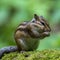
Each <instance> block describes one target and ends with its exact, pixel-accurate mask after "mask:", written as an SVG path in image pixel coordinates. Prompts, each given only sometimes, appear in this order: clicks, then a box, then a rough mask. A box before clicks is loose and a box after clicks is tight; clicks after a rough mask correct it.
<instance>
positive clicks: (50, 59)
mask: <svg viewBox="0 0 60 60" xmlns="http://www.w3.org/2000/svg"><path fill="white" fill-rule="evenodd" d="M2 60H60V50H55V49H53V50H52V49H51V50H43V51H29V52H24V53H19V52H12V53H9V54H5V55H4V56H3V57H2Z"/></svg>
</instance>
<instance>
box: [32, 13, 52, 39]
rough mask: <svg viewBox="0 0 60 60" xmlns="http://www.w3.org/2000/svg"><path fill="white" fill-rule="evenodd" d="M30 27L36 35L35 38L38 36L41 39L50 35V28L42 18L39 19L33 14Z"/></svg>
mask: <svg viewBox="0 0 60 60" xmlns="http://www.w3.org/2000/svg"><path fill="white" fill-rule="evenodd" d="M31 26H32V29H33V30H34V33H36V35H37V36H39V35H40V36H41V38H44V37H46V36H49V35H50V31H51V28H50V26H49V24H48V23H47V21H46V20H45V19H44V18H43V17H42V16H40V17H39V16H38V15H37V14H34V18H33V19H32V21H31Z"/></svg>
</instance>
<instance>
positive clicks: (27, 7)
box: [0, 0, 60, 50]
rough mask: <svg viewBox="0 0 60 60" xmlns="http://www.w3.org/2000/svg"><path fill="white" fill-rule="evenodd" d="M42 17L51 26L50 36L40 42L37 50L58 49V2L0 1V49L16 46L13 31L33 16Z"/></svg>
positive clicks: (59, 41) (59, 22) (59, 35)
mask: <svg viewBox="0 0 60 60" xmlns="http://www.w3.org/2000/svg"><path fill="white" fill-rule="evenodd" d="M35 13H36V14H38V15H40V16H43V17H44V18H45V19H46V20H48V22H49V24H50V26H51V29H52V31H51V35H50V36H49V37H46V38H44V39H43V40H41V41H40V44H39V47H38V50H43V49H48V48H49V49H50V48H56V49H59V48H60V0H0V48H2V47H5V46H12V45H16V43H15V41H14V31H15V29H16V27H17V26H18V25H19V24H20V23H21V22H23V21H29V20H31V19H32V18H33V14H35Z"/></svg>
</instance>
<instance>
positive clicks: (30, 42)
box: [0, 14, 51, 58]
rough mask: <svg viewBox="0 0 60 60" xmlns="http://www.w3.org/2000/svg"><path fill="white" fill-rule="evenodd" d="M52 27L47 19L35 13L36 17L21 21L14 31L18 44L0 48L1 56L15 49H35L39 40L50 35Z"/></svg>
mask: <svg viewBox="0 0 60 60" xmlns="http://www.w3.org/2000/svg"><path fill="white" fill-rule="evenodd" d="M50 31H51V28H50V26H49V24H48V23H47V21H46V20H45V19H44V18H43V17H42V16H38V15H37V14H34V18H33V19H32V20H31V21H29V22H23V23H21V24H20V25H19V26H18V27H17V29H16V30H15V33H14V38H15V41H16V44H17V46H10V47H5V48H2V49H0V58H1V57H2V56H3V54H4V53H8V52H14V51H18V50H19V51H33V50H36V49H37V47H38V45H39V40H40V39H43V38H45V37H47V36H49V35H50Z"/></svg>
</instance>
